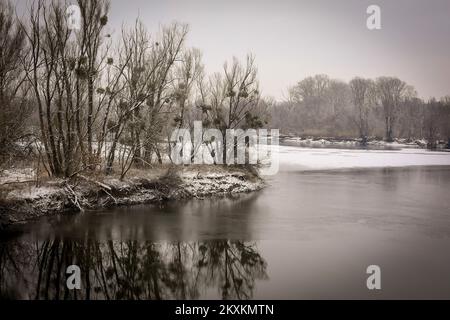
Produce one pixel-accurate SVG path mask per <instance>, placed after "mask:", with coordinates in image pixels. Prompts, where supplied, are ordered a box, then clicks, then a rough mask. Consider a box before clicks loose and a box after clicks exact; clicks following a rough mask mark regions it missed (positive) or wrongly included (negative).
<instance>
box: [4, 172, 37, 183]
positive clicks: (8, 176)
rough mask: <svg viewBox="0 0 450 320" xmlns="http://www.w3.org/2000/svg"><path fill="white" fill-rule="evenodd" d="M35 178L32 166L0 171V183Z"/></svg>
mask: <svg viewBox="0 0 450 320" xmlns="http://www.w3.org/2000/svg"><path fill="white" fill-rule="evenodd" d="M33 179H35V170H34V169H33V168H24V169H8V170H4V171H1V172H0V184H6V183H12V182H24V181H31V180H33Z"/></svg>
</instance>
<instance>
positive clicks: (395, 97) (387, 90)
mask: <svg viewBox="0 0 450 320" xmlns="http://www.w3.org/2000/svg"><path fill="white" fill-rule="evenodd" d="M376 83H377V91H378V94H379V97H380V101H381V105H382V107H383V116H384V120H385V126H386V128H385V129H386V135H385V138H386V141H389V142H392V141H393V138H394V129H395V125H396V121H397V116H398V110H399V106H400V104H401V103H402V101H403V100H404V99H405V96H406V94H407V93H408V85H407V84H406V83H405V82H404V81H402V80H400V79H398V78H393V77H380V78H378V79H377V80H376Z"/></svg>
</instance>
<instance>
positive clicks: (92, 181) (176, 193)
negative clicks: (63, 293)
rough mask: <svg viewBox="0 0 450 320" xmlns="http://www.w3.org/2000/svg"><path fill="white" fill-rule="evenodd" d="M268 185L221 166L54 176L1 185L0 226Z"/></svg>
mask: <svg viewBox="0 0 450 320" xmlns="http://www.w3.org/2000/svg"><path fill="white" fill-rule="evenodd" d="M33 184H34V183H33ZM265 185H266V184H265V181H264V180H263V179H262V178H260V177H259V176H258V175H257V174H256V173H253V172H250V171H249V170H248V169H244V168H237V167H233V168H230V167H219V166H215V167H211V166H208V167H205V166H199V167H196V166H193V167H181V168H175V167H170V168H168V169H159V171H158V172H156V173H155V172H154V171H152V170H151V169H150V170H139V171H136V172H135V173H134V174H133V176H130V178H128V179H124V180H123V181H120V180H119V179H118V178H115V177H96V178H91V177H86V176H78V177H77V178H74V179H72V180H71V181H70V182H69V181H67V180H63V179H51V180H48V181H46V182H44V183H42V185H41V186H39V187H36V186H35V185H30V183H20V182H17V183H16V184H15V183H11V185H9V189H8V190H0V192H1V193H0V230H6V229H8V228H9V227H12V226H13V225H16V224H21V223H26V222H29V221H32V220H35V219H38V218H41V217H44V216H56V215H59V214H61V215H64V214H80V213H83V212H84V211H87V210H88V211H97V210H102V209H106V208H112V207H119V206H133V205H141V204H151V203H157V202H166V201H177V200H182V199H203V198H209V197H214V196H227V195H233V194H240V193H250V192H254V191H259V190H261V189H263V188H264V187H265ZM5 193H6V196H5V195H4V194H5ZM86 214H89V213H88V212H86Z"/></svg>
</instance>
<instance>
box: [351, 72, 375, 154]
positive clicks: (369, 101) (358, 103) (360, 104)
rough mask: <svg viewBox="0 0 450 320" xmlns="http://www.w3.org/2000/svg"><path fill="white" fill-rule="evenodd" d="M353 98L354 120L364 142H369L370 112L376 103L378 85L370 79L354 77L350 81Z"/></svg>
mask: <svg viewBox="0 0 450 320" xmlns="http://www.w3.org/2000/svg"><path fill="white" fill-rule="evenodd" d="M350 87H351V89H352V100H353V104H354V106H355V115H354V117H353V118H354V122H355V123H356V126H357V128H358V131H359V137H360V138H361V140H362V144H363V145H365V144H367V138H368V136H369V129H370V127H369V114H370V111H371V109H372V108H373V107H374V105H375V103H376V87H375V83H374V81H372V80H370V79H363V78H354V79H353V80H351V81H350Z"/></svg>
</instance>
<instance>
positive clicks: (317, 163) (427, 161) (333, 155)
mask: <svg viewBox="0 0 450 320" xmlns="http://www.w3.org/2000/svg"><path fill="white" fill-rule="evenodd" d="M278 154H279V161H280V168H281V170H283V169H288V170H292V169H295V170H305V171H308V170H326V169H348V168H383V167H408V166H449V165H450V152H431V151H427V150H422V149H401V150H344V149H317V148H298V147H290V146H280V147H279V153H278Z"/></svg>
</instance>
